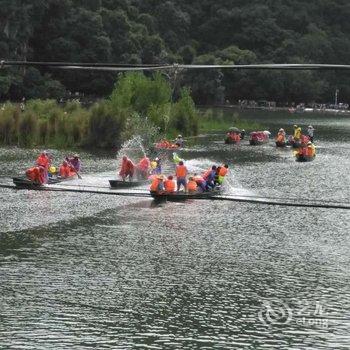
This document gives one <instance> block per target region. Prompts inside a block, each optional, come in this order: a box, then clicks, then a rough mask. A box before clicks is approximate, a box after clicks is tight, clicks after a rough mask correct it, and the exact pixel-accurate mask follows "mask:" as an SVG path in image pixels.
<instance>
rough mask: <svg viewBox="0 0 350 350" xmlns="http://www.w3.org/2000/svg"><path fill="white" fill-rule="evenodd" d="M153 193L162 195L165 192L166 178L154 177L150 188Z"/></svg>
mask: <svg viewBox="0 0 350 350" xmlns="http://www.w3.org/2000/svg"><path fill="white" fill-rule="evenodd" d="M150 191H151V193H161V192H163V191H164V178H163V176H162V175H157V176H154V177H153V179H152V183H151V186H150Z"/></svg>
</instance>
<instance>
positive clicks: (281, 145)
mask: <svg viewBox="0 0 350 350" xmlns="http://www.w3.org/2000/svg"><path fill="white" fill-rule="evenodd" d="M286 146H287V142H280V141H276V147H286Z"/></svg>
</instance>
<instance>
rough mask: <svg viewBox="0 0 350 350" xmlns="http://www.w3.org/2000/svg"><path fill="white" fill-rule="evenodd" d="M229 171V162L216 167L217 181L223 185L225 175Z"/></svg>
mask: <svg viewBox="0 0 350 350" xmlns="http://www.w3.org/2000/svg"><path fill="white" fill-rule="evenodd" d="M227 173H228V164H224V165H222V166H220V167H218V168H217V169H216V179H215V181H216V183H218V184H219V185H222V183H223V182H224V179H225V176H226V175H227Z"/></svg>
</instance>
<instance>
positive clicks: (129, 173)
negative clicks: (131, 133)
mask: <svg viewBox="0 0 350 350" xmlns="http://www.w3.org/2000/svg"><path fill="white" fill-rule="evenodd" d="M134 171H135V165H134V163H133V162H132V161H131V160H130V159H129V158H128V157H127V156H123V158H122V164H121V169H120V172H119V175H120V177H121V178H122V179H123V181H125V179H126V178H127V177H129V181H132V178H133V176H134Z"/></svg>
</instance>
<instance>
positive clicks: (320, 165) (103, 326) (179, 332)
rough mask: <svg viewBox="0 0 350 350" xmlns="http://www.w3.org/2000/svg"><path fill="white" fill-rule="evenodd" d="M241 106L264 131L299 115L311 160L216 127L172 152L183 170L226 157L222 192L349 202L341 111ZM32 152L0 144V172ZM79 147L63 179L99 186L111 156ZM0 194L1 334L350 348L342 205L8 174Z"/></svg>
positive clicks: (185, 345)
mask: <svg viewBox="0 0 350 350" xmlns="http://www.w3.org/2000/svg"><path fill="white" fill-rule="evenodd" d="M230 114H231V112H230V111H228V112H227V115H228V118H229V117H230ZM243 117H244V118H247V119H251V120H254V121H259V122H260V123H261V124H263V125H264V126H266V127H267V128H269V129H270V130H271V131H272V132H273V133H275V132H276V131H277V130H278V129H279V128H280V127H281V126H282V127H285V128H286V129H287V130H289V132H291V130H292V125H293V124H295V123H297V124H300V125H301V126H303V127H306V126H307V125H309V124H312V125H313V126H314V127H315V129H316V131H315V135H316V137H315V139H316V141H315V142H316V145H317V157H316V159H315V161H313V162H311V163H297V162H295V160H294V158H293V156H292V151H291V150H290V149H276V148H275V147H274V146H273V142H271V143H270V144H267V145H264V146H256V147H253V146H249V145H248V144H247V141H245V142H243V143H242V144H241V145H240V146H232V145H224V144H223V137H224V133H223V134H212V135H209V136H208V135H207V136H201V137H198V138H197V139H196V140H195V143H194V145H193V146H191V147H189V148H186V149H184V150H183V151H182V152H181V157H182V158H184V159H185V160H186V164H187V166H188V168H189V169H190V171H191V172H198V171H202V170H205V169H207V168H208V167H209V166H211V165H212V164H215V163H221V162H228V163H229V165H230V169H231V173H230V175H229V177H228V178H227V184H226V193H227V194H240V195H245V196H263V197H276V198H280V199H281V200H283V199H288V198H293V199H294V200H296V201H297V200H300V201H304V200H318V201H327V202H329V201H336V202H347V203H349V202H350V199H349V196H350V178H349V174H350V160H349V154H350V143H349V137H350V118H349V117H342V116H334V115H331V116H329V115H328V116H327V115H308V114H300V115H290V114H287V113H281V112H279V113H271V112H267V111H266V112H251V111H250V112H244V113H243ZM38 152H39V150H19V149H15V148H6V149H0V162H1V163H0V164H1V168H0V181H1V183H2V184H5V183H11V179H10V177H11V176H12V175H13V174H17V173H18V172H19V171H20V170H24V169H25V168H26V167H28V166H30V165H31V164H32V163H33V161H34V160H35V158H36V156H37V154H38ZM53 153H54V156H55V159H61V158H62V157H63V156H64V155H65V154H64V153H63V152H60V151H54V152H53ZM81 157H82V158H83V162H84V169H83V172H82V176H83V180H81V181H79V180H76V181H75V182H74V184H76V185H77V186H85V187H86V188H102V189H104V190H107V187H108V179H110V178H114V177H115V175H116V171H115V169H116V167H117V160H116V156H115V155H108V154H89V153H82V154H81ZM172 168H173V165H171V164H170V163H168V164H167V165H166V169H167V171H168V172H171V171H172ZM87 186H96V187H87ZM138 191H141V192H143V193H146V191H147V187H144V188H141V189H139V190H138ZM0 200H1V203H0V218H1V225H0V282H1V284H0V295H1V298H0V349H87V348H98V349H136V348H137V349H180V348H182V349H198V348H200V349H348V348H349V347H350V335H349V334H350V315H349V310H350V288H349V285H350V284H349V282H350V273H349V268H350V254H349V251H350V249H349V248H350V239H349V232H350V220H349V219H350V216H349V211H348V210H335V209H320V208H298V207H295V208H294V207H293V208H291V207H284V206H266V205H262V204H249V203H236V202H226V201H194V200H193V201H187V202H185V203H171V202H168V203H163V204H156V203H154V202H153V201H152V200H151V199H149V198H134V197H130V198H129V197H119V196H109V195H101V194H91V193H69V192H36V191H26V190H23V191H14V190H11V189H0Z"/></svg>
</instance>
